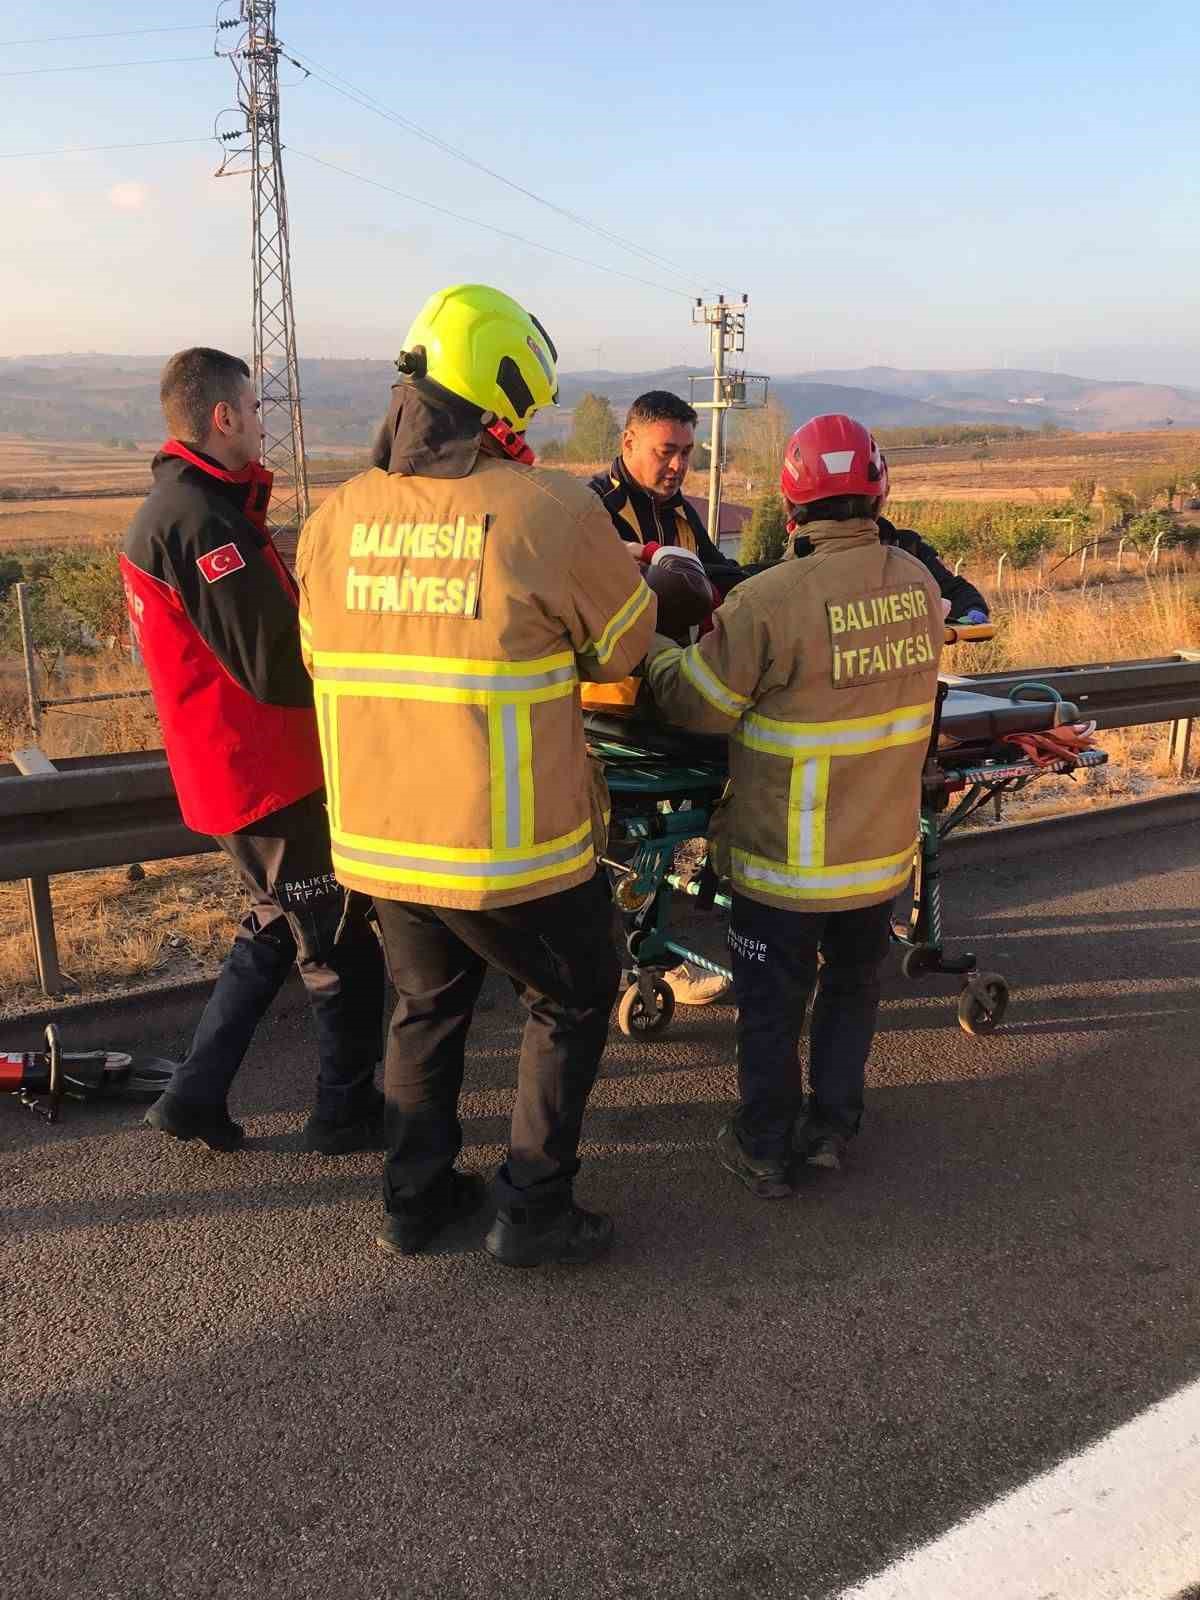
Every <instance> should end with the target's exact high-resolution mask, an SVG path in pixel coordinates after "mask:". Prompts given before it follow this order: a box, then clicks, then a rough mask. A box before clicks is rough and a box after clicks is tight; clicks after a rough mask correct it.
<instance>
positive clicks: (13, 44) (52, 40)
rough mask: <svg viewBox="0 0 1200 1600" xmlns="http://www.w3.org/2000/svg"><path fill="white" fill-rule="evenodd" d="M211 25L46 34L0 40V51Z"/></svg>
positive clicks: (190, 30) (200, 30) (202, 30)
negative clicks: (32, 37)
mask: <svg viewBox="0 0 1200 1600" xmlns="http://www.w3.org/2000/svg"><path fill="white" fill-rule="evenodd" d="M211 26H212V24H211V23H207V24H206V23H203V22H194V23H192V24H191V26H190V27H186V28H123V29H121V31H120V32H119V33H48V34H46V35H45V36H44V37H43V38H41V39H0V50H13V49H16V48H18V47H19V46H21V45H25V44H66V43H67V42H68V41H69V40H72V39H136V38H140V37H141V35H142V34H146V33H207V32H208V30H209V28H210V27H211Z"/></svg>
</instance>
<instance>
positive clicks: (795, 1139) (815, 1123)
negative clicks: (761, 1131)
mask: <svg viewBox="0 0 1200 1600" xmlns="http://www.w3.org/2000/svg"><path fill="white" fill-rule="evenodd" d="M849 1142H850V1141H849V1139H848V1138H847V1137H846V1135H845V1134H844V1133H839V1132H838V1131H837V1129H836V1128H831V1127H830V1126H829V1124H828V1123H827V1122H825V1121H823V1120H822V1119H821V1117H820V1116H810V1115H809V1114H808V1113H807V1112H802V1113H801V1115H800V1116H798V1117H797V1118H796V1125H795V1127H794V1128H793V1129H792V1152H793V1154H794V1155H795V1157H796V1160H797V1161H803V1163H804V1165H805V1166H806V1167H817V1168H818V1169H820V1170H821V1171H823V1172H840V1171H841V1170H842V1163H843V1161H844V1160H845V1158H846V1146H847V1145H848V1144H849Z"/></svg>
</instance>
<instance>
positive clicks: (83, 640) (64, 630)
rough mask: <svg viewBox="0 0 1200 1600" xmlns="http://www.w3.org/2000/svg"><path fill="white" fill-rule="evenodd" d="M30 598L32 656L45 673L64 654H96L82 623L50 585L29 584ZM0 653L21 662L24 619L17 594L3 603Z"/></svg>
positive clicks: (10, 596)
mask: <svg viewBox="0 0 1200 1600" xmlns="http://www.w3.org/2000/svg"><path fill="white" fill-rule="evenodd" d="M28 596H29V631H30V635H31V637H32V641H33V653H34V655H36V656H37V658H38V661H39V662H40V663H41V667H42V671H43V672H52V671H53V670H54V668H55V666H56V665H57V663H58V661H59V658H60V657H62V656H64V655H81V656H85V655H92V654H94V653H95V646H94V645H93V644H92V643H91V642H90V640H89V639H88V637H87V633H86V630H85V628H84V625H83V623H82V622H81V621H80V620H79V618H78V617H76V616H74V615H73V614H72V613H71V612H70V611H68V610H67V608H66V607H65V606H64V605H63V604H62V602H61V601H60V600H59V599H58V597H57V596H56V595H55V594H54V593H53V592H52V591H51V589H50V587H49V585H48V584H46V583H34V584H30V586H29V589H28ZM0 652H3V654H5V655H13V656H16V657H17V658H18V660H19V659H20V656H21V620H20V615H19V613H18V611H17V596H16V593H15V591H10V593H9V594H8V595H7V596H6V597H5V599H4V600H3V601H2V602H0Z"/></svg>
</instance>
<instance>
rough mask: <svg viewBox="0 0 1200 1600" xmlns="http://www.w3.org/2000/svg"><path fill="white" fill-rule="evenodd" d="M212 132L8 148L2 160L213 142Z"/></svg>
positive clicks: (2, 155)
mask: <svg viewBox="0 0 1200 1600" xmlns="http://www.w3.org/2000/svg"><path fill="white" fill-rule="evenodd" d="M211 143H212V134H211V133H206V134H200V135H199V136H198V137H197V138H195V139H147V140H142V141H141V142H139V143H136V144H72V145H64V146H63V148H62V149H61V150H7V151H0V161H24V160H26V159H28V158H30V157H32V156H82V155H90V154H92V153H93V152H94V151H97V150H158V149H160V148H161V147H162V146H163V145H167V144H211Z"/></svg>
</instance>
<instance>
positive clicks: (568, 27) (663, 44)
mask: <svg viewBox="0 0 1200 1600" xmlns="http://www.w3.org/2000/svg"><path fill="white" fill-rule="evenodd" d="M233 9H234V10H236V6H235V7H234V8H233ZM5 10H6V12H7V20H5V21H3V22H2V23H0V35H2V37H0V45H2V46H3V48H2V49H0V157H2V158H4V159H0V181H2V182H3V183H4V190H5V193H4V200H5V204H4V226H3V230H2V232H0V306H2V307H3V312H2V313H0V354H10V355H11V354H21V353H30V352H37V351H64V350H89V349H90V350H103V351H116V352H130V353H134V352H138V353H156V352H161V351H165V350H169V349H172V348H177V347H179V346H181V345H184V344H190V343H201V342H202V343H212V344H218V345H224V346H228V347H230V348H235V349H244V348H245V346H246V344H247V342H248V319H249V311H248V306H249V294H250V284H249V265H248V250H249V193H248V188H247V180H246V179H245V178H225V179H222V180H221V181H219V182H218V181H216V180H215V179H214V178H213V176H212V173H213V169H214V167H215V165H216V147H215V146H214V145H212V144H195V145H181V146H177V147H167V148H162V149H132V150H117V151H110V152H107V153H102V154H91V155H70V156H53V157H44V158H40V157H39V158H37V159H10V158H9V157H11V155H12V153H15V152H25V151H42V150H52V149H58V148H60V147H62V146H75V145H91V144H109V143H123V142H130V143H132V142H138V141H148V140H158V139H162V140H167V139H184V138H204V137H205V136H206V135H208V134H209V133H210V131H211V129H212V126H213V120H214V117H215V116H216V114H217V113H218V112H219V111H220V110H221V109H222V108H223V107H227V106H229V105H230V103H231V101H232V99H233V71H232V68H231V66H230V65H229V63H228V62H226V61H217V60H214V59H211V56H210V52H211V49H212V39H213V35H212V30H211V11H210V9H209V7H208V6H206V5H204V4H198V5H192V4H191V3H190V0H183V3H181V0H175V3H173V4H170V5H168V6H163V5H162V4H157V5H150V4H141V3H125V4H122V5H119V6H118V5H117V4H115V3H112V0H89V3H87V4H83V3H80V0H61V3H60V4H59V5H58V6H57V7H56V8H55V9H54V11H53V12H52V13H51V12H48V11H46V10H45V9H41V10H39V11H37V12H35V11H34V10H33V9H32V8H22V11H23V13H24V15H23V17H22V18H21V20H20V22H19V23H18V22H15V21H14V20H13V13H14V11H15V10H16V8H15V7H13V6H9V7H7V8H5ZM227 11H228V8H227ZM1198 15H1200V8H1198V7H1197V6H1196V4H1195V0H1149V3H1142V4H1140V5H1137V6H1129V5H1128V4H1120V5H1117V4H1114V3H1113V0H1088V3H1087V4H1084V3H1082V0H1052V3H1051V4H1050V5H1049V6H1047V5H1046V3H1045V0H1019V3H1010V4H1005V3H999V4H988V5H983V4H979V3H972V4H956V3H954V0H938V3H936V4H935V3H932V0H888V3H886V4H883V3H880V0H860V3H859V4H857V5H854V6H842V7H839V6H831V5H819V6H818V5H812V4H807V5H806V4H804V3H803V0H802V3H800V4H796V3H795V0H790V3H787V4H784V3H778V4H777V3H774V0H768V3H755V0H746V3H744V4H743V5H742V6H741V7H732V6H729V5H715V4H708V3H705V0H701V3H696V0H691V3H688V4H683V3H680V0H655V3H653V4H651V3H647V0H640V3H636V4H634V3H629V0H611V3H608V4H592V3H579V0H554V3H544V0H530V3H527V4H525V5H521V6H515V7H514V6H494V5H491V6H468V7H466V8H465V9H464V8H462V7H458V8H453V7H438V6H436V5H422V6H400V5H395V4H388V5H382V4H377V3H375V0H370V3H363V0H360V3H358V4H353V3H351V4H348V5H343V6H341V7H330V6H329V5H328V4H317V3H316V0H280V4H279V14H278V31H279V36H280V39H281V40H282V41H283V43H284V45H285V47H286V48H291V49H292V50H294V51H296V52H297V53H299V54H302V55H304V56H306V57H307V58H309V60H310V61H312V62H315V63H317V64H318V65H319V67H320V68H321V69H323V70H324V71H328V72H332V73H335V74H338V75H340V76H341V77H342V78H344V79H346V80H348V81H349V82H350V83H351V84H353V85H355V86H357V87H358V88H359V89H360V90H363V91H366V92H367V93H368V94H370V95H371V96H373V97H374V98H376V99H377V100H379V101H381V102H383V103H384V104H385V105H386V106H387V107H389V108H390V109H391V110H392V111H393V112H394V113H396V114H397V115H399V116H402V117H404V118H407V119H408V120H409V121H411V122H415V123H418V124H420V125H421V127H423V128H424V129H427V130H429V131H430V132H432V133H434V134H436V135H438V136H439V137H440V138H442V139H444V140H446V141H448V142H451V143H453V144H455V145H457V146H459V147H461V148H462V149H463V150H465V151H467V152H468V153H469V154H471V155H472V156H474V157H475V158H476V159H477V160H479V161H481V162H483V163H485V164H486V165H488V166H490V167H493V168H496V169H499V170H501V171H503V172H504V173H506V174H507V175H509V176H510V177H512V178H513V179H514V181H516V182H518V183H521V184H522V185H524V186H525V187H527V188H530V189H533V190H536V191H537V192H538V193H539V194H540V195H542V196H544V197H545V198H546V199H548V200H551V201H553V202H554V203H555V204H556V205H560V206H564V207H567V208H569V209H571V210H573V211H576V212H579V213H582V214H584V215H585V216H587V217H588V218H589V219H591V220H592V221H594V222H596V223H597V224H599V225H601V226H603V227H605V228H607V229H610V230H612V231H615V232H617V233H619V234H621V235H623V236H624V237H626V238H631V239H633V240H635V241H636V242H638V243H639V244H640V245H641V246H642V247H643V248H644V249H645V250H647V251H650V252H652V253H653V254H654V255H656V256H659V257H663V258H666V259H668V260H669V261H671V262H673V263H676V264H677V265H678V266H679V267H680V268H681V269H682V271H680V272H676V271H672V270H671V268H669V267H667V266H662V265H659V264H658V263H657V262H649V261H646V260H644V259H641V258H639V257H637V256H634V255H631V254H630V253H628V252H627V251H625V250H624V249H622V248H621V247H619V246H618V245H616V244H614V243H612V242H610V241H609V240H607V239H604V238H600V237H598V236H597V235H596V234H595V233H591V232H588V231H586V230H585V229H583V228H581V227H579V226H577V225H575V224H573V223H572V222H570V221H568V220H567V219H565V218H563V217H561V216H559V215H556V214H554V213H553V212H551V211H549V210H546V209H545V208H543V207H541V206H539V205H537V204H535V203H534V202H533V201H532V200H529V199H526V198H524V197H523V196H521V195H519V194H515V193H514V192H512V191H511V190H509V189H506V188H504V187H502V186H501V185H500V184H498V183H497V182H495V181H494V180H493V179H491V178H489V177H486V176H485V175H484V174H482V173H480V172H478V171H476V170H473V169H472V168H471V167H469V166H466V165H464V164H463V163H461V162H460V161H457V160H454V159H452V158H451V157H449V156H448V155H446V154H444V153H442V152H440V151H439V150H437V149H435V148H433V147H432V146H431V145H429V144H428V143H424V142H422V141H421V140H420V139H418V138H417V137H414V136H413V135H412V134H411V133H409V132H408V131H406V130H405V129H404V128H403V127H401V126H399V125H398V124H397V123H395V122H392V121H388V120H385V119H384V118H383V117H381V116H379V115H377V114H376V113H374V112H372V111H370V110H368V109H366V108H364V107H362V106H360V105H356V104H353V103H351V101H349V100H348V99H346V98H345V97H343V96H342V95H339V94H337V93H335V92H334V91H333V90H332V89H331V88H329V87H328V86H326V85H324V84H322V83H320V82H318V81H317V79H316V78H309V79H308V80H307V81H300V80H301V74H300V73H299V72H298V71H296V70H295V69H294V68H289V69H288V71H287V73H286V81H287V82H288V84H289V87H287V88H286V89H285V91H284V99H283V105H284V121H283V126H284V138H285V141H286V142H287V143H288V144H289V145H290V146H291V147H292V150H291V152H290V153H289V154H288V155H287V156H286V157H285V160H286V163H287V166H286V171H287V184H288V198H289V207H290V212H291V222H292V244H293V273H294V286H295V297H296V315H297V325H298V333H299V341H300V347H301V352H302V354H307V355H347V356H356V355H370V356H390V355H392V354H394V353H395V350H396V349H397V347H398V346H399V343H400V341H401V339H402V336H403V333H404V330H405V328H406V326H407V323H408V321H409V319H410V317H411V315H412V313H413V312H414V311H415V309H416V308H417V306H418V305H419V303H420V302H421V300H422V299H423V298H424V296H425V295H426V294H427V293H428V292H430V291H431V290H432V289H434V288H437V287H439V286H441V285H443V284H445V283H448V282H455V281H461V280H469V279H478V280H483V281H490V282H493V283H496V284H498V285H499V286H501V287H503V288H505V289H507V290H509V292H511V293H512V294H514V295H516V296H517V297H518V298H519V299H521V300H523V301H525V302H526V303H527V304H528V305H529V306H530V308H531V309H533V310H534V311H535V312H536V313H537V315H538V316H539V317H540V318H541V320H542V321H543V322H544V323H545V324H546V326H547V327H548V328H549V329H550V331H551V333H552V334H553V335H554V337H555V339H556V340H557V342H558V344H559V347H560V351H561V354H562V359H563V364H564V366H566V367H568V368H572V367H573V368H580V367H591V366H597V365H600V366H606V367H613V368H629V367H637V366H653V365H658V364H660V363H664V362H684V363H689V364H695V365H697V366H698V367H700V366H703V365H704V361H705V354H706V347H705V343H704V338H703V333H702V331H701V330H698V329H693V328H692V327H691V326H690V313H689V304H688V298H687V297H688V295H689V294H705V293H709V292H712V291H715V290H718V289H723V290H726V291H728V292H729V293H731V294H737V295H740V294H741V293H742V292H743V291H749V293H750V296H751V311H750V323H749V329H750V337H749V342H748V348H747V355H746V360H747V363H748V365H750V366H751V367H754V366H761V367H762V368H764V369H765V370H768V371H773V372H787V371H798V370H803V369H805V368H809V367H816V366H839V367H841V366H860V365H866V364H872V363H877V362H883V363H888V364H891V365H897V366H959V367H962V366H974V365H980V366H992V365H1000V364H1002V363H1003V362H1004V361H1005V360H1007V362H1008V363H1009V364H1010V365H1017V364H1033V363H1037V364H1044V365H1050V364H1052V363H1053V361H1054V360H1055V357H1056V356H1057V357H1058V359H1059V361H1060V362H1061V366H1062V369H1063V370H1064V371H1071V370H1073V371H1080V370H1083V371H1084V375H1091V376H1125V377H1144V378H1150V379H1156V378H1161V379H1164V380H1169V381H1175V382H1193V383H1196V384H1200V310H1198V298H1197V294H1196V280H1197V268H1198V266H1200V210H1198V208H1197V206H1196V204H1195V170H1196V163H1197V159H1198V156H1200V109H1198V108H1200V87H1198V85H1200V79H1198V76H1197V74H1198V71H1200V67H1198V61H1200V55H1198V49H1197V47H1198V46H1200V21H1198V20H1197V17H1198ZM51 21H52V25H51ZM189 24H194V25H195V27H196V31H194V32H184V31H178V32H156V33H146V34H145V35H143V36H140V37H135V38H108V39H98V38H97V39H77V40H69V41H68V40H64V41H62V42H58V43H52V44H29V45H18V44H16V43H15V41H17V40H20V39H28V38H32V37H34V36H35V35H40V34H43V33H56V34H71V33H80V34H85V33H99V32H102V31H104V30H107V29H112V30H126V29H135V28H146V29H150V28H178V29H183V28H185V27H187V26H188V25H189ZM223 37H224V38H225V39H229V38H231V37H234V36H233V35H229V34H227V35H224V36H223ZM160 57H201V58H205V59H199V60H193V61H188V62H181V63H174V64H156V65H146V66H142V67H138V68H134V67H113V68H105V67H104V66H103V65H102V64H103V63H106V62H126V61H131V60H135V59H140V60H143V61H147V62H149V61H153V60H155V59H156V58H160ZM82 63H92V64H93V67H94V70H88V71H80V72H76V71H54V72H45V73H41V74H39V75H37V76H17V75H15V74H18V73H23V72H27V71H28V70H29V69H32V68H46V67H55V68H61V67H74V66H77V65H80V64H82ZM224 125H226V126H231V125H232V123H231V122H229V121H228V120H227V122H226V123H225V124H224ZM298 151H304V152H307V153H308V154H310V155H314V156H319V157H320V158H321V159H322V160H325V161H328V162H332V163H334V164H335V165H338V166H341V167H344V168H347V169H350V170H352V171H353V172H356V173H359V174H361V175H363V176H364V177H367V178H370V179H373V180H375V182H377V183H382V184H385V185H387V186H389V187H391V188H394V189H398V190H401V191H404V193H405V194H407V195H410V196H414V197H419V198H421V199H425V200H427V201H430V202H433V203H434V204H436V205H441V206H444V207H447V208H449V209H451V210H454V211H458V212H461V213H463V214H464V215H467V216H470V217H473V218H477V219H479V220H481V221H486V222H489V223H491V224H494V225H496V226H499V227H503V228H506V229H508V230H510V231H511V232H514V233H518V234H522V235H524V236H525V237H526V238H528V239H536V240H538V241H541V242H542V243H544V244H547V245H550V246H553V247H554V248H555V249H557V250H561V251H565V252H567V253H569V254H571V255H576V256H580V257H584V258H587V260H589V261H592V262H596V263H600V264H603V265H606V266H609V267H613V268H617V269H619V270H620V271H623V272H628V273H632V274H633V275H635V276H636V277H642V278H646V279H648V280H652V281H653V282H654V283H655V284H658V285H662V286H664V287H661V288H660V287H646V286H643V285H641V284H636V283H631V282H629V281H627V280H626V279H623V278H621V277H618V276H613V275H609V274H607V273H605V272H601V271H597V270H593V269H592V268H591V267H588V266H583V265H577V264H576V263H574V262H571V261H566V260H562V259H560V258H557V257H555V256H551V255H547V254H544V253H543V252H541V251H539V250H536V249H534V248H531V247H530V246H528V245H525V244H520V243H517V242H515V241H511V240H504V239H500V238H497V237H496V236H495V235H494V234H490V233H488V232H485V231H483V230H482V229H480V228H477V227H473V226H470V225H468V224H467V223H463V222H458V221H454V220H452V219H450V218H448V217H445V216H441V215H438V214H437V213H436V212H433V211H430V210H427V209H425V208H423V207H421V206H418V205H414V204H410V203H409V202H407V201H406V200H404V199H401V198H399V197H398V196H395V195H391V194H387V193H384V192H382V191H380V190H379V189H376V188H371V187H369V186H367V185H366V184H363V183H361V182H357V181H354V180H352V179H351V178H348V177H345V176H343V175H341V174H338V173H334V172H330V171H328V170H326V169H324V168H322V167H319V166H316V165H314V164H313V163H311V162H310V161H308V160H305V159H302V157H301V156H300V155H299V154H297V153H296V152H298ZM1106 363H1107V364H1106Z"/></svg>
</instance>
